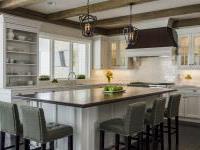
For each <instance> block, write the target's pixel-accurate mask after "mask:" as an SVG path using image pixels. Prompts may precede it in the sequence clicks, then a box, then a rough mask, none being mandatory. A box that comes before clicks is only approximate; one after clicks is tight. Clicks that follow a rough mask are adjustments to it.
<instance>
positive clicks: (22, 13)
mask: <svg viewBox="0 0 200 150" xmlns="http://www.w3.org/2000/svg"><path fill="white" fill-rule="evenodd" d="M0 12H3V13H7V14H11V15H15V16H19V17H23V18H28V19H34V20H38V21H43V22H47V23H52V24H56V25H61V26H65V27H71V28H74V29H79V30H80V29H81V28H80V24H79V23H78V22H75V21H71V20H66V19H62V20H49V19H48V18H47V15H46V14H43V13H39V12H35V11H32V10H28V9H25V8H16V9H14V10H0ZM95 31H96V33H97V34H102V35H107V34H108V30H106V29H104V28H99V27H97V28H96V29H95Z"/></svg>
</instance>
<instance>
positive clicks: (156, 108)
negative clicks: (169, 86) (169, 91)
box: [150, 98, 166, 126]
mask: <svg viewBox="0 0 200 150" xmlns="http://www.w3.org/2000/svg"><path fill="white" fill-rule="evenodd" d="M165 102H166V99H165V98H159V99H156V100H155V101H154V103H153V108H152V112H151V119H150V121H151V124H152V125H153V126H154V125H159V124H160V123H161V122H163V120H164V112H165Z"/></svg>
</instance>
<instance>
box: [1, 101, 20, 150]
mask: <svg viewBox="0 0 200 150" xmlns="http://www.w3.org/2000/svg"><path fill="white" fill-rule="evenodd" d="M0 131H1V150H5V149H9V148H12V147H15V149H16V150H19V145H20V136H22V134H23V130H22V125H21V124H20V119H19V113H18V109H17V105H16V104H12V103H6V102H1V101H0ZM5 133H8V134H10V135H14V136H15V146H9V147H5Z"/></svg>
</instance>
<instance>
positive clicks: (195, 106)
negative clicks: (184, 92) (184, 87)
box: [185, 96, 200, 119]
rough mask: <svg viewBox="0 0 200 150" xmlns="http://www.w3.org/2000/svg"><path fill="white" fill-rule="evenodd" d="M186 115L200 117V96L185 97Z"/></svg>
mask: <svg viewBox="0 0 200 150" xmlns="http://www.w3.org/2000/svg"><path fill="white" fill-rule="evenodd" d="M185 117H187V118H198V119H200V96H188V97H186V98H185Z"/></svg>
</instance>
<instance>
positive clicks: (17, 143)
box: [15, 135, 20, 150]
mask: <svg viewBox="0 0 200 150" xmlns="http://www.w3.org/2000/svg"><path fill="white" fill-rule="evenodd" d="M19 145H20V136H18V135H17V136H15V149H16V150H19Z"/></svg>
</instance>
